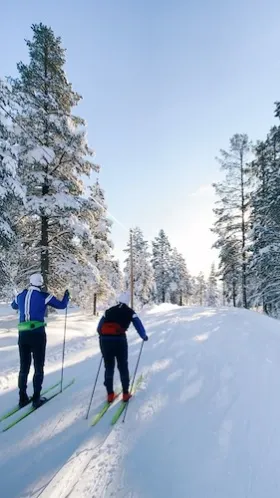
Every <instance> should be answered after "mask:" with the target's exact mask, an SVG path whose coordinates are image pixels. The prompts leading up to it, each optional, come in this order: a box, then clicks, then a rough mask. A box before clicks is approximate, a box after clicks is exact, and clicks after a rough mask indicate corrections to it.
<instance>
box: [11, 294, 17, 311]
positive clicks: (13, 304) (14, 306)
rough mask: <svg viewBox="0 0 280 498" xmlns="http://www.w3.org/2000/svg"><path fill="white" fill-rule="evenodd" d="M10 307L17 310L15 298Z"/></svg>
mask: <svg viewBox="0 0 280 498" xmlns="http://www.w3.org/2000/svg"><path fill="white" fill-rule="evenodd" d="M11 306H12V308H13V310H18V302H17V296H16V297H15V299H14V300H13V302H12V303H11Z"/></svg>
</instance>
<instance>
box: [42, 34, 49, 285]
mask: <svg viewBox="0 0 280 498" xmlns="http://www.w3.org/2000/svg"><path fill="white" fill-rule="evenodd" d="M44 67H45V84H44V94H45V97H46V99H45V103H44V111H45V124H44V144H45V145H46V146H47V147H48V146H49V123H48V113H49V108H48V103H47V98H48V96H49V89H48V84H47V77H48V45H47V43H45V46H44ZM48 173H49V169H48V163H47V164H46V167H45V175H46V176H45V181H44V183H43V185H42V195H43V196H44V195H48V193H49V185H48V178H47V176H48ZM49 266H50V261H49V218H48V216H45V215H44V214H42V216H41V272H42V275H43V279H44V289H45V290H48V283H49Z"/></svg>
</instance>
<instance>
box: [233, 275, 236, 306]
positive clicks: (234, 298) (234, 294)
mask: <svg viewBox="0 0 280 498" xmlns="http://www.w3.org/2000/svg"><path fill="white" fill-rule="evenodd" d="M232 302H233V306H234V308H236V280H235V278H233V280H232Z"/></svg>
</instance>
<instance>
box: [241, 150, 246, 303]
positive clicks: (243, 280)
mask: <svg viewBox="0 0 280 498" xmlns="http://www.w3.org/2000/svg"><path fill="white" fill-rule="evenodd" d="M240 181H241V216H242V297H243V307H244V308H248V303H247V289H246V287H247V281H246V271H247V268H246V266H247V265H246V253H245V245H246V233H245V230H246V227H245V210H246V206H245V194H244V158H243V151H242V150H241V151H240Z"/></svg>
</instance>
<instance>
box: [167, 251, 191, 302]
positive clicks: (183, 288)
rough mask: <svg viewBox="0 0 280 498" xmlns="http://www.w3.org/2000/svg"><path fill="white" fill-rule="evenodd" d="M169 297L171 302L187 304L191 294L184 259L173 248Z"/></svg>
mask: <svg viewBox="0 0 280 498" xmlns="http://www.w3.org/2000/svg"><path fill="white" fill-rule="evenodd" d="M170 275H171V283H170V299H171V303H173V304H179V306H183V304H188V302H189V298H190V295H191V284H190V275H189V272H188V269H187V265H186V261H185V259H184V257H183V256H182V254H180V253H179V252H178V251H177V249H176V248H175V249H173V250H172V253H171V258H170Z"/></svg>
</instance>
